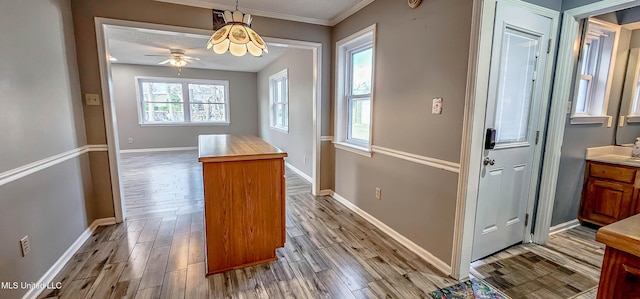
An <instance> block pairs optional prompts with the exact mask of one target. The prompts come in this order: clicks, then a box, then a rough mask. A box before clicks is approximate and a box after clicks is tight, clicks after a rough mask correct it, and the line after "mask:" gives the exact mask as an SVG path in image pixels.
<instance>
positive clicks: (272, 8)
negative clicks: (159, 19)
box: [156, 0, 374, 26]
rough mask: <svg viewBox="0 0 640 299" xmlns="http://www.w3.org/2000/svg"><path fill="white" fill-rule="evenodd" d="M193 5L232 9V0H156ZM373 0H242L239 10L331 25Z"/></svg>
mask: <svg viewBox="0 0 640 299" xmlns="http://www.w3.org/2000/svg"><path fill="white" fill-rule="evenodd" d="M156 1H160V2H169V3H175V4H182V5H188V6H195V7H203V8H208V9H219V10H232V11H233V10H235V5H236V2H235V0H156ZM373 1H374V0H241V1H239V3H238V4H239V7H238V8H239V10H240V11H242V12H244V13H250V14H253V15H256V16H263V17H271V18H277V19H285V20H292V21H298V22H305V23H312V24H320V25H328V26H333V25H335V24H337V23H339V22H340V21H342V20H344V19H346V18H347V17H349V16H350V15H352V14H354V13H355V12H357V11H358V10H360V9H362V8H363V7H365V6H367V5H368V4H369V3H371V2H373Z"/></svg>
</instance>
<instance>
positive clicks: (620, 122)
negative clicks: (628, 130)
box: [618, 115, 624, 127]
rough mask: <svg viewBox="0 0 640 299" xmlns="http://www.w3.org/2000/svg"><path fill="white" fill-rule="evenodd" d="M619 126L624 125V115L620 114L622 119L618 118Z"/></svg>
mask: <svg viewBox="0 0 640 299" xmlns="http://www.w3.org/2000/svg"><path fill="white" fill-rule="evenodd" d="M618 127H624V115H620V119H619V120H618Z"/></svg>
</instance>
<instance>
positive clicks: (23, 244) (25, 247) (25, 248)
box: [20, 236, 31, 256]
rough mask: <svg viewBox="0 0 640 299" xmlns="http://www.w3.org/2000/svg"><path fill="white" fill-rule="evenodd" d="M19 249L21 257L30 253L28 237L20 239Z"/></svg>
mask: <svg viewBox="0 0 640 299" xmlns="http://www.w3.org/2000/svg"><path fill="white" fill-rule="evenodd" d="M20 248H21V249H22V256H27V254H28V253H29V251H31V245H30V244H29V236H24V238H22V239H20Z"/></svg>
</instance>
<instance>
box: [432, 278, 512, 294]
mask: <svg viewBox="0 0 640 299" xmlns="http://www.w3.org/2000/svg"><path fill="white" fill-rule="evenodd" d="M429 295H430V296H431V297H432V298H434V299H503V298H505V297H504V296H502V295H500V294H498V292H496V291H495V290H493V289H492V288H491V287H489V286H488V285H486V284H485V283H483V282H482V281H480V280H478V279H475V278H471V280H467V281H465V282H461V283H459V284H456V285H452V286H448V287H446V288H443V289H439V290H437V291H435V292H431V293H429Z"/></svg>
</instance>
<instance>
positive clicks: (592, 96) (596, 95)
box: [573, 21, 617, 117]
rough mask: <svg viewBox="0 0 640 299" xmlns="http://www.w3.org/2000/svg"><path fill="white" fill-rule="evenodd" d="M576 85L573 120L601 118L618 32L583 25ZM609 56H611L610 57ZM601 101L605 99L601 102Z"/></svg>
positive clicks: (590, 23)
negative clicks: (590, 117) (574, 118)
mask: <svg viewBox="0 0 640 299" xmlns="http://www.w3.org/2000/svg"><path fill="white" fill-rule="evenodd" d="M585 26H587V28H586V30H585V33H584V34H585V35H584V41H583V44H582V48H581V53H580V55H581V56H580V60H581V61H580V62H581V65H580V68H579V70H578V74H577V75H578V76H577V80H576V83H575V84H576V85H575V96H574V101H575V105H574V110H573V116H576V117H589V116H602V115H604V114H605V113H606V110H607V109H606V108H607V107H606V103H607V99H606V97H607V94H608V92H609V88H610V87H609V86H608V82H609V80H610V78H608V77H610V76H612V74H611V73H610V71H611V67H612V64H613V63H614V62H613V61H612V58H613V56H614V54H615V53H614V52H615V51H616V49H615V47H616V39H617V32H616V31H615V29H609V28H608V27H603V26H604V25H601V24H599V23H595V22H593V21H586V22H585ZM608 55H611V57H609V56H608ZM603 97H604V98H603Z"/></svg>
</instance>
